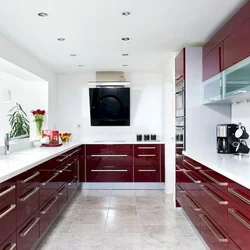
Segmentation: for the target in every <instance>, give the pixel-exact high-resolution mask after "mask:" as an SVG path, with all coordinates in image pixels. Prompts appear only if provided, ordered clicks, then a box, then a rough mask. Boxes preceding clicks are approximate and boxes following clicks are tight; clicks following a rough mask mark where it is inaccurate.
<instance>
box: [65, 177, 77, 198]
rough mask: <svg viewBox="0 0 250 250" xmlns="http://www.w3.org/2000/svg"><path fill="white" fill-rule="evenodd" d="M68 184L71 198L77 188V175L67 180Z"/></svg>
mask: <svg viewBox="0 0 250 250" xmlns="http://www.w3.org/2000/svg"><path fill="white" fill-rule="evenodd" d="M67 186H68V198H69V199H70V198H71V197H72V195H74V193H75V192H76V190H77V186H78V185H77V177H76V176H73V177H72V178H71V179H70V180H69V181H68V182H67Z"/></svg>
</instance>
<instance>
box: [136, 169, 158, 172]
mask: <svg viewBox="0 0 250 250" xmlns="http://www.w3.org/2000/svg"><path fill="white" fill-rule="evenodd" d="M155 171H156V170H155V169H139V170H138V172H155Z"/></svg>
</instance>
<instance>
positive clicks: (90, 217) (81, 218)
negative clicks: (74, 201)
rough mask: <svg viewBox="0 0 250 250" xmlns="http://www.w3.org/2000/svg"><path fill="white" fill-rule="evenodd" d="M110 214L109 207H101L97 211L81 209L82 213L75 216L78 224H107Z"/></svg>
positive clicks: (75, 221)
mask: <svg viewBox="0 0 250 250" xmlns="http://www.w3.org/2000/svg"><path fill="white" fill-rule="evenodd" d="M107 216H108V209H100V210H95V211H92V210H91V211H89V210H81V212H80V214H79V215H78V216H77V217H76V218H75V220H74V223H76V224H78V223H79V224H105V222H106V219H107Z"/></svg>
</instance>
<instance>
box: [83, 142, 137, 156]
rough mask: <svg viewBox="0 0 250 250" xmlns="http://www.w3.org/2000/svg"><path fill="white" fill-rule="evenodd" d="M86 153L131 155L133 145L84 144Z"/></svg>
mask: <svg viewBox="0 0 250 250" xmlns="http://www.w3.org/2000/svg"><path fill="white" fill-rule="evenodd" d="M86 153H87V155H100V156H103V155H104V156H105V155H112V156H114V157H115V156H116V155H121V154H122V155H132V154H133V146H132V145H122V144H120V145H104V144H101V145H87V146H86Z"/></svg>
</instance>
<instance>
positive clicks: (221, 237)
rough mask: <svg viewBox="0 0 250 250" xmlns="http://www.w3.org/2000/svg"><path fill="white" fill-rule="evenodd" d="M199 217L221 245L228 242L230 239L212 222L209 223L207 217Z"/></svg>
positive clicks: (202, 215)
mask: <svg viewBox="0 0 250 250" xmlns="http://www.w3.org/2000/svg"><path fill="white" fill-rule="evenodd" d="M199 216H200V218H201V220H202V221H203V222H204V224H205V225H206V226H207V227H208V229H209V230H210V231H211V232H212V234H213V235H214V236H215V238H216V239H217V240H218V241H219V242H221V243H226V242H228V239H227V238H225V237H224V235H223V234H222V233H221V232H220V231H219V230H218V229H217V228H216V227H215V226H214V225H213V224H212V222H210V221H208V219H207V216H206V215H204V214H200V215H199Z"/></svg>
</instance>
